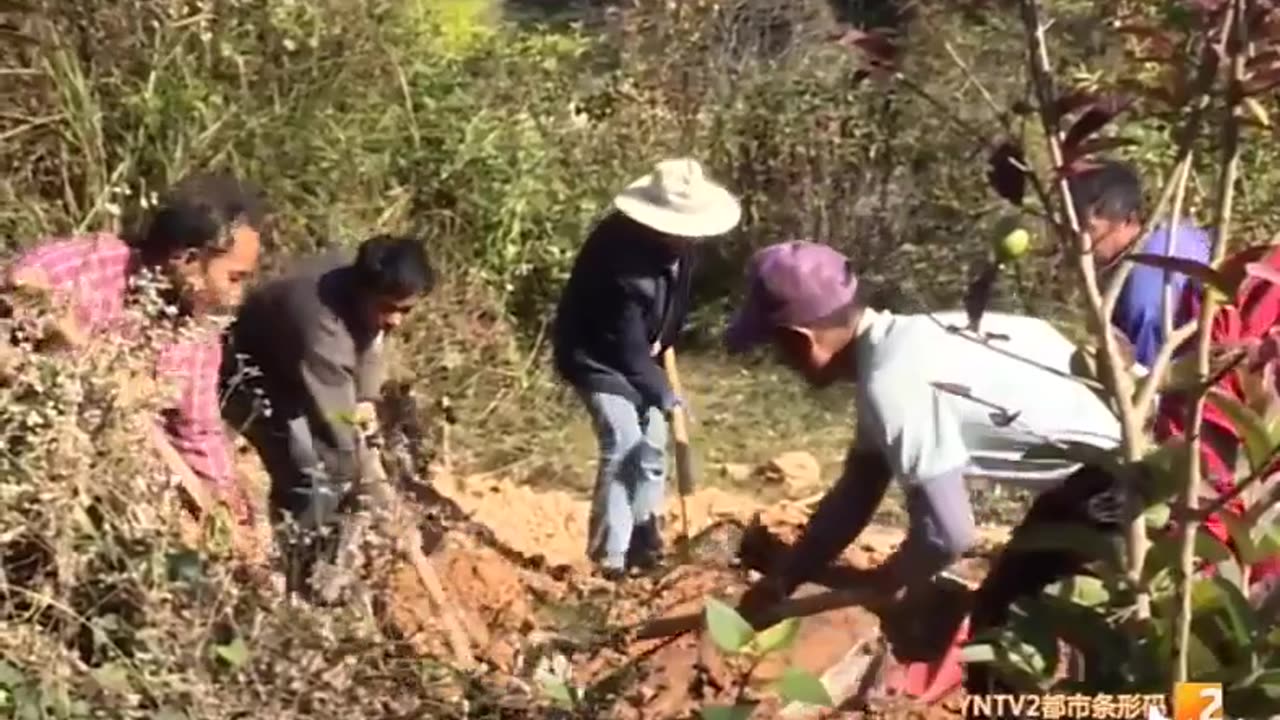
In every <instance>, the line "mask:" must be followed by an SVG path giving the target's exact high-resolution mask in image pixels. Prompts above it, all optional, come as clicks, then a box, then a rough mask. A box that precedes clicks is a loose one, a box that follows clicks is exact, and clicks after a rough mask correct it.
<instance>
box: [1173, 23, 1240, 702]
mask: <svg viewBox="0 0 1280 720" xmlns="http://www.w3.org/2000/svg"><path fill="white" fill-rule="evenodd" d="M1227 14H1228V16H1229V17H1230V18H1231V24H1230V26H1229V27H1230V28H1231V31H1230V32H1228V33H1227V34H1226V35H1225V37H1224V39H1223V42H1224V43H1225V44H1226V49H1227V52H1228V54H1229V57H1230V58H1231V82H1230V85H1229V86H1228V89H1227V102H1226V103H1225V104H1224V106H1223V108H1222V114H1223V118H1222V156H1223V164H1222V175H1221V179H1220V182H1219V186H1218V205H1217V212H1216V217H1215V225H1216V228H1215V229H1216V232H1215V233H1214V237H1213V251H1212V263H1213V264H1214V265H1217V264H1219V263H1221V262H1222V259H1223V258H1224V257H1225V256H1226V253H1227V244H1228V240H1229V238H1230V234H1231V210H1232V204H1233V202H1234V200H1235V186H1236V179H1237V176H1238V175H1239V172H1240V123H1239V121H1238V120H1237V119H1236V113H1235V109H1236V105H1237V104H1238V103H1239V102H1240V84H1241V81H1242V80H1243V79H1244V70H1245V33H1246V29H1245V22H1244V14H1245V13H1244V0H1233V2H1232V3H1231V9H1230V11H1229V12H1228V13H1227ZM1209 290H1210V289H1209V288H1207V287H1206V288H1205V293H1204V295H1205V297H1204V301H1203V302H1202V303H1201V306H1200V328H1201V332H1200V338H1199V342H1198V343H1197V344H1196V371H1197V375H1198V377H1199V378H1200V380H1201V381H1202V382H1203V381H1204V380H1206V379H1207V378H1208V377H1209V372H1210V367H1209V349H1210V344H1211V340H1212V338H1211V334H1210V332H1209V330H1210V328H1211V327H1212V326H1213V318H1214V315H1216V314H1217V312H1218V295H1217V294H1216V293H1214V292H1210V291H1209ZM1204 403H1205V392H1204V390H1203V389H1202V390H1201V391H1200V392H1199V393H1197V396H1196V398H1195V401H1194V402H1193V403H1192V406H1191V411H1190V418H1189V421H1188V423H1187V432H1188V433H1189V437H1190V439H1191V443H1190V446H1189V448H1188V452H1189V453H1190V455H1191V457H1190V462H1188V463H1187V478H1186V480H1187V482H1186V486H1185V487H1184V488H1183V491H1182V492H1183V498H1182V503H1183V505H1184V506H1185V507H1186V508H1187V509H1188V510H1189V512H1188V513H1187V516H1186V520H1185V521H1184V522H1183V524H1182V527H1181V528H1180V530H1181V532H1180V536H1179V538H1178V539H1179V544H1180V547H1179V550H1180V557H1179V564H1178V575H1179V578H1178V580H1179V582H1178V625H1177V635H1176V637H1175V647H1176V653H1177V656H1176V658H1175V664H1174V681H1175V682H1185V681H1186V680H1187V674H1188V665H1189V660H1188V658H1189V656H1190V645H1191V583H1192V580H1193V573H1194V567H1195V557H1196V556H1195V538H1196V533H1197V531H1198V530H1199V527H1200V522H1199V519H1198V518H1197V517H1196V516H1195V511H1196V509H1197V507H1198V505H1199V496H1200V486H1201V483H1202V480H1203V478H1202V474H1203V468H1202V464H1201V462H1200V451H1201V447H1202V443H1203V438H1202V437H1201V430H1202V429H1203V425H1204Z"/></svg>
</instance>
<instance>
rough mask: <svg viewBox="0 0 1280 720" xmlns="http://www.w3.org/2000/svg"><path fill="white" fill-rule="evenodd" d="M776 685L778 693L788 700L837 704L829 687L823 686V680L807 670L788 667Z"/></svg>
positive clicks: (821, 705)
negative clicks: (828, 689)
mask: <svg viewBox="0 0 1280 720" xmlns="http://www.w3.org/2000/svg"><path fill="white" fill-rule="evenodd" d="M776 687H777V689H778V694H779V695H781V696H782V699H783V700H785V701H787V702H799V703H805V704H806V705H818V706H820V707H832V706H833V705H835V702H834V701H833V700H832V699H831V693H829V692H827V688H826V687H824V686H823V684H822V681H821V680H819V679H818V678H816V677H814V676H813V674H812V673H809V672H805V671H804V670H801V669H800V668H794V667H790V668H787V669H786V670H785V671H784V672H783V673H782V677H781V678H780V679H779V680H778V682H777V685H776Z"/></svg>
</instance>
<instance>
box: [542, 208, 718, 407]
mask: <svg viewBox="0 0 1280 720" xmlns="http://www.w3.org/2000/svg"><path fill="white" fill-rule="evenodd" d="M692 276H693V253H692V245H690V246H689V247H688V249H686V250H684V251H676V250H674V249H672V248H670V247H669V246H667V245H665V244H663V243H662V242H661V241H660V240H659V239H658V238H657V237H656V236H655V234H654V233H652V232H651V231H648V230H647V229H645V228H643V227H640V226H639V225H637V224H636V223H635V222H634V221H632V220H630V219H629V218H627V217H625V216H623V215H621V214H618V213H616V212H615V213H614V214H613V215H610V216H609V217H607V218H605V220H603V221H602V222H601V223H600V224H599V225H597V226H596V228H595V230H593V231H592V232H591V235H590V236H589V237H588V238H587V241H586V243H585V244H584V245H583V246H582V249H581V250H580V251H579V252H578V257H577V259H576V260H575V261H574V265H573V272H572V273H571V274H570V276H569V282H568V283H567V284H566V285H565V289H564V293H563V294H562V295H561V296H560V305H559V307H558V309H557V311H556V320H555V327H554V329H553V341H552V342H553V344H554V347H555V363H556V370H557V371H558V372H559V373H560V375H561V376H562V377H563V378H564V379H565V380H566V381H567V382H568V383H569V384H571V385H573V386H574V387H576V388H578V389H579V390H584V391H587V392H601V393H610V394H614V395H621V396H623V397H626V398H628V399H629V400H631V401H632V402H634V403H636V405H637V406H641V407H657V408H661V409H662V410H669V409H671V407H672V406H673V405H674V403H675V400H676V398H675V396H674V394H673V393H672V391H671V385H670V384H669V383H668V382H667V378H666V374H665V373H664V372H663V369H662V364H661V363H662V359H661V354H660V353H659V355H658V356H657V357H655V356H654V355H653V354H652V349H653V344H654V342H658V343H659V344H660V347H661V349H666V348H668V347H670V346H671V345H672V344H674V343H675V339H676V335H677V334H679V332H680V329H681V327H682V326H683V325H684V322H685V319H686V317H687V316H688V313H689V287H690V279H691V278H692Z"/></svg>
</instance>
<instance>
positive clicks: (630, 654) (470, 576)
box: [385, 477, 1001, 718]
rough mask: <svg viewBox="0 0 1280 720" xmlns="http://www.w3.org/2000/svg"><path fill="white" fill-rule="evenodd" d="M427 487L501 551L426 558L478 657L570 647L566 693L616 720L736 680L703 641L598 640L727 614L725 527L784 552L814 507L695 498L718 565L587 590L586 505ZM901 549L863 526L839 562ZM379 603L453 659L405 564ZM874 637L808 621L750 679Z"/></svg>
mask: <svg viewBox="0 0 1280 720" xmlns="http://www.w3.org/2000/svg"><path fill="white" fill-rule="evenodd" d="M433 487H434V488H435V490H437V491H438V492H440V493H441V494H442V495H444V496H446V497H448V498H449V499H451V500H452V501H454V502H455V503H457V505H458V506H460V508H461V509H462V511H463V512H465V513H466V514H467V515H469V516H470V519H471V521H473V522H474V523H478V524H481V525H483V526H486V527H487V528H488V529H489V530H491V531H492V534H493V538H494V539H495V540H496V541H497V542H498V543H499V544H500V545H502V546H505V548H504V549H503V552H498V551H496V550H494V549H493V548H490V547H486V546H484V544H483V543H482V542H479V541H477V540H476V539H474V538H473V537H470V536H468V535H467V534H465V533H464V532H461V531H454V532H449V533H447V534H446V539H445V542H444V543H443V544H442V545H441V548H440V549H438V550H437V552H436V553H435V554H434V555H433V560H432V562H433V563H434V565H435V567H436V568H437V570H438V572H439V573H440V575H441V578H442V580H443V582H444V584H445V586H446V590H447V592H449V594H450V595H451V596H452V597H453V599H454V602H455V603H456V605H458V606H460V610H461V613H462V615H463V622H464V624H465V625H467V627H468V630H469V634H470V635H471V636H472V637H473V639H475V641H476V645H477V648H476V650H477V655H478V656H479V657H481V658H483V659H484V660H486V661H488V663H489V664H490V665H491V667H493V668H494V669H496V670H498V671H500V672H503V673H523V672H526V671H527V670H528V669H529V668H528V667H525V666H523V663H522V655H523V654H524V653H525V652H529V651H531V650H532V648H531V643H530V639H531V638H533V637H535V636H543V637H552V636H557V637H561V638H567V639H568V641H569V642H570V646H572V647H576V648H577V650H576V651H570V653H569V654H570V660H571V667H573V668H574V678H573V680H574V682H575V684H577V685H578V686H579V687H591V688H593V689H594V690H593V692H595V693H596V694H597V696H599V697H603V698H607V701H606V707H608V711H607V712H605V713H604V714H602V715H601V716H602V717H618V718H671V717H685V716H689V713H691V712H692V711H694V710H695V709H696V708H698V707H701V706H702V705H704V704H706V703H708V702H715V701H717V700H719V701H722V702H723V701H726V700H729V699H731V698H729V696H728V693H730V692H731V690H732V688H733V686H734V681H735V674H734V671H733V669H732V668H731V667H729V666H728V665H727V664H726V662H725V660H724V658H723V657H722V656H721V655H720V654H719V653H718V652H716V651H715V649H714V647H713V646H712V645H711V644H710V640H709V639H708V638H706V637H704V636H700V635H696V634H690V635H685V636H681V637H677V638H669V639H666V640H650V641H644V642H637V643H632V644H630V645H629V646H626V647H617V646H614V647H609V646H608V645H607V644H604V645H602V644H601V642H600V634H601V633H603V632H605V631H607V630H609V629H617V628H625V627H634V626H636V625H638V624H641V623H643V622H645V621H648V620H652V619H655V618H659V617H668V616H674V615H678V614H683V613H697V612H698V611H700V609H701V608H702V606H703V603H704V601H705V599H706V598H707V597H708V596H715V597H719V598H721V599H724V600H726V601H729V602H733V601H734V600H736V598H737V597H738V595H739V594H740V593H741V591H742V590H743V589H745V586H746V584H747V581H748V578H747V577H746V573H745V572H744V571H743V570H741V569H736V568H732V567H730V564H731V563H730V561H731V560H732V559H733V558H734V557H735V554H736V551H737V543H738V538H739V537H740V536H741V530H740V529H739V530H738V531H737V534H736V535H735V534H734V532H733V531H731V530H730V531H726V530H725V528H732V527H733V525H732V524H726V523H725V522H724V521H725V520H726V519H730V520H733V521H735V522H736V523H737V525H738V526H739V527H741V526H742V525H746V524H747V523H748V522H749V520H750V519H751V517H752V516H753V515H758V516H759V518H760V520H761V524H762V525H764V526H765V527H767V528H768V529H769V530H770V531H771V532H772V533H773V534H775V535H776V536H777V537H779V538H781V539H783V540H787V541H793V540H794V539H795V538H796V536H798V534H799V530H800V528H801V526H802V525H803V523H804V521H805V519H806V517H807V515H808V512H809V509H810V507H811V505H812V503H807V502H803V501H801V502H795V501H780V502H776V503H773V504H771V505H769V506H767V507H762V506H761V505H760V503H758V502H757V501H756V500H754V499H753V498H749V497H744V496H741V495H736V494H733V493H729V492H725V491H722V490H719V489H716V488H709V489H706V490H702V491H699V492H698V493H696V494H695V495H693V496H692V497H689V498H687V499H686V504H687V507H688V511H689V524H690V527H689V530H690V533H691V534H692V535H695V536H698V535H700V534H701V535H702V538H701V540H700V542H703V543H709V544H710V545H711V546H712V547H713V548H714V550H715V553H714V554H715V557H714V558H709V559H706V558H704V559H703V560H702V561H701V562H698V563H697V564H686V565H683V566H680V567H676V568H674V569H672V570H671V571H670V572H668V573H667V574H666V575H665V576H663V577H661V578H641V579H632V580H629V581H627V582H626V583H623V584H621V585H620V586H612V585H607V584H602V583H599V582H598V581H595V580H593V579H591V578H590V572H589V568H588V567H587V566H586V562H585V557H584V552H583V545H584V542H585V537H586V526H587V513H588V510H589V505H588V502H587V501H586V500H584V499H581V498H579V497H575V496H573V495H570V494H569V493H565V492H559V491H537V490H534V489H532V488H530V487H527V486H524V485H520V484H518V483H515V482H512V481H510V480H506V479H502V478H493V477H472V478H462V479H453V478H448V477H440V478H437V479H436V480H435V482H434V483H433ZM668 505H669V507H668V509H667V512H666V525H665V534H666V535H667V536H668V540H669V541H674V540H675V536H676V535H677V534H678V532H679V527H680V518H679V504H678V503H677V502H669V503H668ZM708 530H711V532H704V531H708ZM989 535H991V537H990V538H988V541H989V542H999V541H1000V540H1001V533H999V532H995V533H989ZM708 538H710V539H709V540H708ZM902 538H903V531H902V530H901V529H898V528H889V527H882V526H872V527H869V528H868V529H867V530H866V531H865V532H864V533H863V535H862V536H861V538H860V539H859V542H858V543H856V544H855V545H854V546H852V547H851V548H850V549H849V550H848V551H847V552H846V553H845V557H844V560H845V562H847V563H849V564H850V565H853V566H855V567H867V566H871V565H875V564H878V563H879V562H881V561H883V559H884V558H885V557H887V556H888V555H889V554H890V553H891V552H892V551H893V549H894V548H895V547H896V546H897V545H898V543H900V542H901V540H902ZM512 551H514V552H512ZM520 556H523V557H524V558H525V559H528V560H530V561H531V562H527V563H526V562H522V560H521V558H520ZM539 557H541V559H542V560H544V561H545V562H547V563H550V564H551V565H553V566H561V568H560V570H559V571H558V572H555V573H553V575H554V578H553V577H552V576H549V575H548V574H546V573H545V572H538V571H536V570H534V569H532V568H533V567H534V566H537V565H539V564H540V563H538V562H537V561H536V559H537V558H539ZM565 566H567V567H565ZM983 572H984V568H983V563H981V562H977V563H969V564H968V566H967V567H964V566H962V568H961V569H960V574H961V575H964V576H968V577H969V578H972V579H976V578H977V577H980V576H981V574H982V573H983ZM814 590H816V588H810V589H809V591H814ZM386 595H387V600H386V601H385V603H386V604H385V607H386V611H385V619H386V620H387V622H388V625H389V626H390V627H391V628H393V629H394V631H395V632H396V633H397V634H398V635H400V636H401V637H403V638H405V639H406V640H407V641H408V642H409V643H410V644H411V645H412V647H413V648H414V649H415V650H417V651H418V652H421V653H424V654H430V655H435V656H440V657H448V656H450V654H451V652H450V648H449V646H448V645H447V643H446V642H445V637H446V636H445V634H444V632H443V630H442V628H441V627H440V623H439V621H438V620H437V619H436V618H437V616H438V612H437V609H436V608H435V607H434V605H433V604H432V603H431V602H430V600H429V599H428V597H427V594H426V592H425V588H424V587H423V585H422V583H421V581H420V580H419V578H418V576H417V575H416V573H415V572H414V570H413V569H412V568H410V567H409V566H407V565H405V566H402V567H399V568H397V569H396V570H395V571H394V572H393V573H392V575H391V578H390V580H389V583H388V586H387V593H386ZM536 631H546V632H536ZM880 637H881V632H880V619H879V618H878V617H877V616H876V615H874V614H872V613H870V612H868V611H866V610H863V609H861V608H856V607H852V608H844V609H840V610H835V611H831V612H827V613H823V614H821V615H816V616H812V617H808V618H805V619H804V620H803V621H802V622H801V625H800V632H799V637H798V638H797V641H796V642H795V643H794V645H793V646H792V649H791V650H790V651H788V652H787V653H785V654H782V655H780V656H778V657H776V658H771V659H770V660H769V661H768V662H766V663H764V664H763V665H762V666H761V667H760V668H759V669H758V670H757V673H756V677H757V678H758V679H759V680H760V682H761V683H766V682H768V681H769V680H771V679H775V678H777V677H778V676H779V675H780V674H781V673H782V671H783V670H784V669H785V668H786V667H788V666H796V667H800V668H803V669H805V670H808V671H810V672H812V673H814V674H815V675H818V676H821V675H822V673H823V672H824V671H826V670H828V669H829V668H831V667H832V666H833V665H834V664H836V663H838V662H841V661H842V660H843V659H847V656H849V655H850V651H851V648H854V647H855V646H859V645H864V646H867V647H872V646H876V644H877V643H878V642H879V639H880ZM957 698H958V696H955V697H952V698H951V699H950V700H949V701H947V702H944V703H943V704H941V705H940V706H935V707H933V708H929V709H928V710H927V711H920V712H908V711H905V710H898V711H893V712H891V713H888V714H871V713H868V715H867V717H895V718H905V717H921V718H925V717H928V718H941V717H954V716H955V715H956V714H957V713H956V712H955V711H956V710H957V707H956V705H957V703H958V699H957ZM779 710H780V708H776V707H773V708H765V709H762V710H761V711H760V714H758V716H760V717H776V716H777V712H778V711H779ZM844 716H848V715H847V714H846V715H844Z"/></svg>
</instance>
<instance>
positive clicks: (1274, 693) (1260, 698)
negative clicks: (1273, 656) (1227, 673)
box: [1223, 670, 1280, 718]
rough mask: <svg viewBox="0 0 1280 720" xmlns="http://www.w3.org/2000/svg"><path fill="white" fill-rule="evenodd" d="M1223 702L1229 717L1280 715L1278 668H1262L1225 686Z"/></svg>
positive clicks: (1279, 678)
mask: <svg viewBox="0 0 1280 720" xmlns="http://www.w3.org/2000/svg"><path fill="white" fill-rule="evenodd" d="M1224 695H1225V698H1224V699H1225V702H1224V703H1223V704H1224V705H1225V706H1226V708H1227V710H1228V711H1229V712H1230V713H1231V715H1230V717H1259V718H1262V717H1276V716H1277V715H1280V670H1264V671H1262V672H1259V673H1256V674H1254V675H1252V676H1250V677H1248V678H1246V679H1245V680H1244V681H1243V682H1241V683H1239V684H1237V685H1233V686H1230V687H1228V688H1226V692H1225V693H1224Z"/></svg>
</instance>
